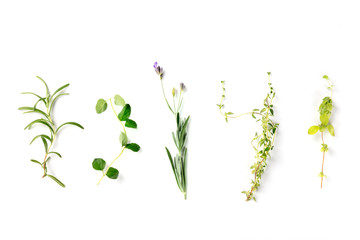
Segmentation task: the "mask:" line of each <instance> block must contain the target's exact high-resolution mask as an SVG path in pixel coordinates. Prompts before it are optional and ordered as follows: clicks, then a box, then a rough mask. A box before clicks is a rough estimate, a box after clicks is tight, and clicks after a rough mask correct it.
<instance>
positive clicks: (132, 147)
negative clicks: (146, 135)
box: [125, 143, 140, 152]
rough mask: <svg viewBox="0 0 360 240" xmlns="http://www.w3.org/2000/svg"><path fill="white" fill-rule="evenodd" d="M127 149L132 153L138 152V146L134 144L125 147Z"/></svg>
mask: <svg viewBox="0 0 360 240" xmlns="http://www.w3.org/2000/svg"><path fill="white" fill-rule="evenodd" d="M125 147H126V148H127V149H130V150H131V151H133V152H138V151H139V150H140V146H139V145H137V144H136V143H129V144H126V146H125Z"/></svg>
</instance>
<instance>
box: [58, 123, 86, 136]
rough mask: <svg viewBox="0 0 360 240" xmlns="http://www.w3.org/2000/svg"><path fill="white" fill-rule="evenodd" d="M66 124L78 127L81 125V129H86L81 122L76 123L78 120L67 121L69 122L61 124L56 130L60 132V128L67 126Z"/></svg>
mask: <svg viewBox="0 0 360 240" xmlns="http://www.w3.org/2000/svg"><path fill="white" fill-rule="evenodd" d="M65 125H74V126H76V127H79V128H81V129H84V127H83V126H81V125H80V124H78V123H76V122H67V123H63V124H61V125H60V126H59V127H58V129H57V130H56V133H58V132H59V131H60V129H61V128H62V127H63V126H65Z"/></svg>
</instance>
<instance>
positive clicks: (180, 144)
mask: <svg viewBox="0 0 360 240" xmlns="http://www.w3.org/2000/svg"><path fill="white" fill-rule="evenodd" d="M153 67H154V69H155V72H156V74H158V75H159V77H160V82H161V88H162V92H163V96H164V99H165V102H166V104H167V106H168V108H169V109H170V111H171V113H172V114H173V115H174V117H175V121H176V132H175V133H174V132H173V133H172V137H173V140H174V143H175V146H176V148H177V153H176V155H175V157H172V155H171V153H170V151H169V149H168V148H167V147H165V150H166V153H167V155H168V158H169V160H170V164H171V168H172V170H173V173H174V176H175V180H176V183H177V185H178V187H179V189H180V191H181V192H182V193H183V195H184V199H185V200H186V193H187V192H186V161H187V159H186V157H187V147H186V137H187V127H188V123H189V119H190V116H188V117H187V118H181V117H180V110H181V107H182V103H183V93H184V91H185V85H184V83H181V84H180V91H179V92H178V91H177V90H176V89H175V88H173V89H172V97H173V106H170V104H169V101H168V99H167V98H166V95H165V91H164V84H163V75H164V70H163V68H162V67H160V66H158V63H157V62H155V63H154V66H153Z"/></svg>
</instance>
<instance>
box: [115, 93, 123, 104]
mask: <svg viewBox="0 0 360 240" xmlns="http://www.w3.org/2000/svg"><path fill="white" fill-rule="evenodd" d="M114 99H115V101H114V102H115V105H118V106H122V107H123V106H124V105H125V100H124V99H123V98H122V97H121V96H120V95H118V94H116V95H115V97H114Z"/></svg>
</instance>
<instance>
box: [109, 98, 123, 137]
mask: <svg viewBox="0 0 360 240" xmlns="http://www.w3.org/2000/svg"><path fill="white" fill-rule="evenodd" d="M109 101H110V105H111V108H112V110H113V111H114V114H115V116H116V119H117V120H119V122H120V124H121V126H122V127H123V129H124V133H125V134H126V129H125V126H124V124H123V123H122V122H121V121H120V119H119V118H118V115H117V114H116V111H115V108H114V105H113V103H112V101H111V98H110V99H109Z"/></svg>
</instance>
